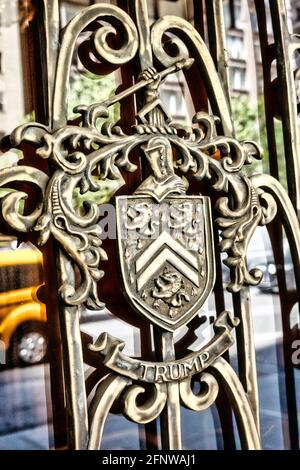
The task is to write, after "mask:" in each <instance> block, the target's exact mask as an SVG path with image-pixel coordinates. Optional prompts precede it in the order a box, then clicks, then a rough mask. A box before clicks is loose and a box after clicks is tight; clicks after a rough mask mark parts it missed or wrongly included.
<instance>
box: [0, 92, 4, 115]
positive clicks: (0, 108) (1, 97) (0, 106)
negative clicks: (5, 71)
mask: <svg viewBox="0 0 300 470" xmlns="http://www.w3.org/2000/svg"><path fill="white" fill-rule="evenodd" d="M3 100H4V94H3V91H0V111H3V109H4V104H3Z"/></svg>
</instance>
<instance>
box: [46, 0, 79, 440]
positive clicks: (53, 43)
mask: <svg viewBox="0 0 300 470" xmlns="http://www.w3.org/2000/svg"><path fill="white" fill-rule="evenodd" d="M59 17H60V15H59V2H58V0H44V28H45V54H46V57H45V59H46V60H45V62H44V63H43V67H42V70H43V83H44V84H45V85H44V86H45V88H46V90H45V96H46V102H45V106H46V115H47V116H46V117H47V121H48V124H49V126H50V128H52V127H53V109H52V103H53V92H54V84H55V75H56V65H57V57H58V51H59ZM62 112H63V110H62ZM57 268H58V283H59V284H63V283H64V282H65V281H67V280H68V281H69V280H70V277H71V278H72V277H74V272H73V268H72V266H71V263H70V262H69V261H68V260H67V258H66V257H65V256H64V254H63V253H62V251H61V250H58V253H57ZM60 325H61V335H62V349H63V366H64V380H65V392H66V401H67V413H68V442H69V447H70V448H72V449H86V448H87V443H88V416H87V403H86V393H85V380H84V365H83V355H82V346H81V336H80V327H79V311H78V308H77V307H66V306H63V305H60Z"/></svg>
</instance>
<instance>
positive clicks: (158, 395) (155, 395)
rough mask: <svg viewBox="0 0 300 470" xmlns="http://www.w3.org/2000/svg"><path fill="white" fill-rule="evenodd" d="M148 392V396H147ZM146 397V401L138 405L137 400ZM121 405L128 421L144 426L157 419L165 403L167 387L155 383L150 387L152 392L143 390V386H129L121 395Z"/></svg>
mask: <svg viewBox="0 0 300 470" xmlns="http://www.w3.org/2000/svg"><path fill="white" fill-rule="evenodd" d="M147 392H148V395H147ZM144 394H145V395H146V396H147V399H146V401H145V402H144V403H143V404H141V405H139V404H138V403H137V398H138V397H140V396H143V395H144ZM121 401H122V403H123V411H124V414H125V416H127V418H128V419H130V420H132V421H134V422H136V423H140V424H146V423H149V422H150V421H153V420H154V419H155V418H157V417H158V416H159V415H160V414H161V412H162V410H163V408H164V406H165V404H166V401H167V387H166V384H159V383H155V384H153V385H152V390H151V391H150V392H149V390H145V385H144V384H142V385H135V384H134V385H130V386H128V387H127V388H126V389H125V390H124V392H123V393H122V395H121Z"/></svg>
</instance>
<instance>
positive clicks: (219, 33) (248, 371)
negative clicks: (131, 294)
mask: <svg viewBox="0 0 300 470" xmlns="http://www.w3.org/2000/svg"><path fill="white" fill-rule="evenodd" d="M206 13H207V25H208V37H209V45H210V51H211V54H212V57H213V59H214V62H215V65H216V68H217V71H218V74H219V76H220V79H221V82H222V85H223V89H224V90H225V94H226V97H227V100H228V104H229V106H230V88H229V78H228V58H227V51H226V34H225V25H224V17H223V1H222V0H212V1H209V0H207V1H206ZM233 129H234V123H233ZM233 135H234V131H233ZM233 307H234V313H235V316H237V317H238V318H240V320H241V326H240V328H239V330H238V331H237V346H238V347H237V349H238V363H239V374H240V379H241V382H242V384H243V386H244V389H245V390H246V392H247V393H248V397H249V401H250V403H251V405H252V409H253V412H254V416H255V423H256V426H257V429H259V398H258V384H257V369H256V355H255V346H254V335H253V325H252V317H251V306H250V293H249V288H247V287H243V289H242V290H241V292H239V293H236V294H233Z"/></svg>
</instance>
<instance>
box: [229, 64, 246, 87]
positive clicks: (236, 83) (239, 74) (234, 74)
mask: <svg viewBox="0 0 300 470" xmlns="http://www.w3.org/2000/svg"><path fill="white" fill-rule="evenodd" d="M230 84H231V87H232V88H233V89H234V90H244V89H245V84H246V70H245V69H242V68H237V67H232V68H231V69H230Z"/></svg>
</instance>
